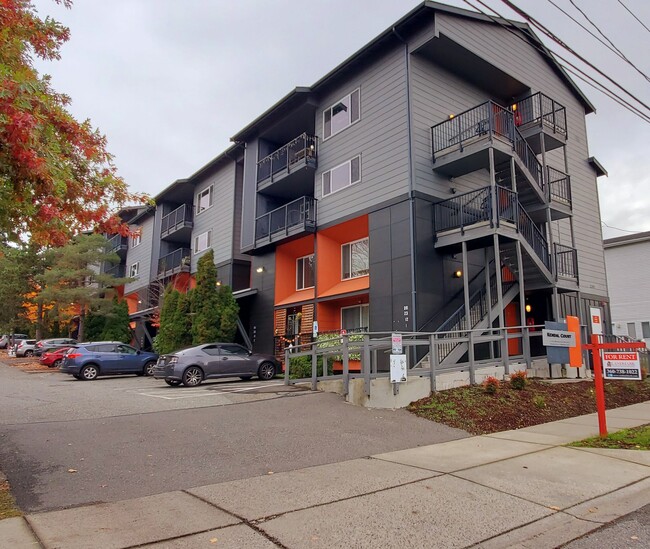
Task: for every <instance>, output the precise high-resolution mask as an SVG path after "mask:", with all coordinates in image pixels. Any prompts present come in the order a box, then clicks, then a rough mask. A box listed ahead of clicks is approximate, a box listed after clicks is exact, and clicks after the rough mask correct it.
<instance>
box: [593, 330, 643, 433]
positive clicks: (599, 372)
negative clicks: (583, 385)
mask: <svg viewBox="0 0 650 549" xmlns="http://www.w3.org/2000/svg"><path fill="white" fill-rule="evenodd" d="M601 338H602V336H600V335H598V334H593V335H592V336H591V345H585V346H584V348H585V349H588V350H590V351H591V356H592V358H593V361H594V385H595V389H596V408H597V411H598V430H599V432H600V436H601V437H606V436H607V417H606V416H605V383H604V382H603V366H602V362H601V358H600V352H601V351H602V350H606V349H607V350H610V351H612V352H604V353H603V356H604V357H607V356H609V360H608V359H607V358H605V360H606V362H605V366H606V368H607V369H609V370H612V371H614V372H616V371H617V370H623V371H622V372H621V375H625V374H626V373H628V371H631V370H632V369H634V368H632V367H630V364H631V363H632V362H633V361H632V355H636V363H637V364H638V354H637V353H636V352H634V349H645V343H644V342H642V341H639V342H634V343H632V342H629V343H628V342H621V343H603V342H601ZM624 349H625V350H627V349H630V350H632V351H633V352H624V351H623V350H624ZM607 362H609V363H610V364H609V365H608V364H607ZM617 362H618V364H620V363H624V364H625V366H623V367H621V368H618V367H617V365H616V364H617ZM640 375H641V369H640V368H639V377H635V378H626V377H620V376H618V377H615V378H611V377H610V378H608V379H641V377H640Z"/></svg>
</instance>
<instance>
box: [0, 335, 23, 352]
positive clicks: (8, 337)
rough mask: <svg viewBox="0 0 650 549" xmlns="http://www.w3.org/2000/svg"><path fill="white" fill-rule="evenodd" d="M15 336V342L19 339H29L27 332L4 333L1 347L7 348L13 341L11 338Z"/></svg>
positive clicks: (0, 339)
mask: <svg viewBox="0 0 650 549" xmlns="http://www.w3.org/2000/svg"><path fill="white" fill-rule="evenodd" d="M12 336H13V339H14V343H15V342H16V340H18V339H29V336H28V335H27V334H4V335H3V336H2V337H0V349H6V348H7V346H8V345H9V344H10V343H11V338H12Z"/></svg>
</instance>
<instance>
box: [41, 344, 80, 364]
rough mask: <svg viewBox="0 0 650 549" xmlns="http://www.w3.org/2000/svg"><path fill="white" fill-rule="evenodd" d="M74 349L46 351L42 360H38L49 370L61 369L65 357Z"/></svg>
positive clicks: (60, 348) (65, 348)
mask: <svg viewBox="0 0 650 549" xmlns="http://www.w3.org/2000/svg"><path fill="white" fill-rule="evenodd" d="M70 349H72V347H58V348H56V349H50V350H49V351H45V352H44V353H43V354H42V355H41V358H40V359H39V360H38V361H39V362H40V363H41V364H43V365H44V366H47V367H48V368H59V367H61V364H63V357H65V354H66V353H67V352H68V350H70Z"/></svg>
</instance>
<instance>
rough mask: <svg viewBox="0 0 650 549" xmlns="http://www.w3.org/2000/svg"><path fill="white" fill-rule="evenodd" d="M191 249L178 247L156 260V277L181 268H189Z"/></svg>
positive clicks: (181, 269) (167, 274) (168, 274)
mask: <svg viewBox="0 0 650 549" xmlns="http://www.w3.org/2000/svg"><path fill="white" fill-rule="evenodd" d="M191 257H192V251H191V250H190V249H189V248H178V249H176V250H174V251H173V252H171V253H169V254H167V255H165V256H163V257H161V258H160V259H159V260H158V278H161V277H165V276H170V275H172V274H175V273H178V272H181V271H183V270H187V271H189V270H190V261H191Z"/></svg>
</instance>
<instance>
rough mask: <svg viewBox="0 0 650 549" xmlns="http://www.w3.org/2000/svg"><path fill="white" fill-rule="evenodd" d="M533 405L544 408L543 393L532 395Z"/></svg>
mask: <svg viewBox="0 0 650 549" xmlns="http://www.w3.org/2000/svg"><path fill="white" fill-rule="evenodd" d="M533 405H534V406H535V407H536V408H546V399H545V398H544V396H543V395H535V396H534V397H533Z"/></svg>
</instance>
